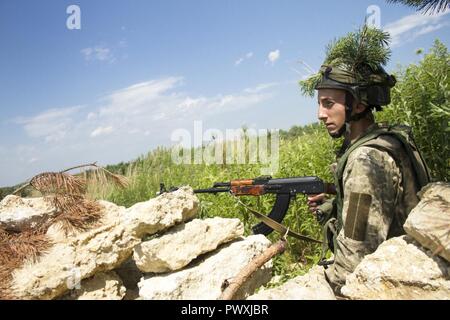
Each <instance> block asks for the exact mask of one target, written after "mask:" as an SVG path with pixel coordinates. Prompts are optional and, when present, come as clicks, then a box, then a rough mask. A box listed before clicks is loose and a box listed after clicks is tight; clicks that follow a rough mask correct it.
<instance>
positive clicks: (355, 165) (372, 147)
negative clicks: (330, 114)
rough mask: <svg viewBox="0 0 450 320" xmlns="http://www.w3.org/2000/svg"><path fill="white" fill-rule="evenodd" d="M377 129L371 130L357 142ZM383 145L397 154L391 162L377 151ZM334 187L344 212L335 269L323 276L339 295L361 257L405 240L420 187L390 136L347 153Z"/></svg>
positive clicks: (388, 155) (401, 149) (339, 214)
mask: <svg viewBox="0 0 450 320" xmlns="http://www.w3.org/2000/svg"><path fill="white" fill-rule="evenodd" d="M377 128H378V125H376V124H374V125H372V126H370V127H369V128H368V129H367V131H366V132H365V133H364V134H363V135H362V136H361V137H360V139H361V138H362V137H364V136H365V135H367V134H369V133H370V132H371V131H373V130H374V129H377ZM358 140H359V139H358ZM356 142H357V141H355V142H353V144H355V143H356ZM383 144H384V145H386V144H389V146H390V148H389V150H396V151H397V152H396V154H395V156H393V153H390V152H388V151H387V150H388V149H383V148H380V147H378V145H383ZM394 157H395V159H394ZM336 183H341V185H342V195H343V197H342V196H341V197H342V210H341V212H337V213H336V215H337V218H338V219H337V230H338V233H337V234H336V235H335V237H334V239H333V240H334V241H333V243H334V263H333V264H332V265H331V266H330V267H329V268H328V269H327V270H326V271H325V273H326V276H327V278H328V281H329V282H330V284H331V286H332V287H333V289H334V290H335V292H339V289H340V288H341V287H342V286H343V285H344V284H345V278H346V277H347V276H348V275H349V274H350V273H352V272H353V271H354V270H355V268H356V266H357V265H358V264H359V263H360V262H361V260H362V259H363V258H364V256H365V255H367V254H370V253H373V252H374V251H375V250H376V249H377V247H378V246H379V245H380V244H381V243H382V242H383V241H385V240H386V239H388V238H391V237H394V236H398V235H401V234H404V230H403V224H404V222H405V220H406V217H407V215H408V213H409V212H410V211H411V209H412V208H413V207H414V206H415V205H416V204H417V202H418V198H417V196H416V193H417V191H419V190H418V189H419V186H418V184H417V183H416V181H415V179H414V168H413V166H412V164H411V161H409V157H408V154H407V152H406V150H405V149H404V147H403V145H402V143H401V142H400V141H398V140H397V139H396V138H395V137H393V136H382V137H378V138H377V139H374V140H371V141H369V142H368V143H365V144H363V145H361V146H359V147H357V148H356V149H354V150H353V151H352V152H350V153H349V155H348V158H347V162H346V163H345V167H344V169H343V174H342V181H336ZM405 189H406V190H405Z"/></svg>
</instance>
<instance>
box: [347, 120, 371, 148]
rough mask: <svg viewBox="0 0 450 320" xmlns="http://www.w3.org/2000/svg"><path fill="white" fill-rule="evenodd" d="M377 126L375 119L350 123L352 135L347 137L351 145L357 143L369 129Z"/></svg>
mask: <svg viewBox="0 0 450 320" xmlns="http://www.w3.org/2000/svg"><path fill="white" fill-rule="evenodd" d="M373 124H375V122H374V120H373V118H362V119H360V120H358V121H352V122H350V135H349V136H348V137H347V138H348V139H349V140H350V142H351V143H353V142H355V141H356V140H357V139H358V138H359V137H360V136H361V135H363V134H364V133H365V132H366V131H367V130H369V128H370V127H371V126H372V125H373Z"/></svg>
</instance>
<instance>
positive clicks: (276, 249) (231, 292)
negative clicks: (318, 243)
mask: <svg viewBox="0 0 450 320" xmlns="http://www.w3.org/2000/svg"><path fill="white" fill-rule="evenodd" d="M286 246H287V242H286V240H285V239H281V240H279V241H278V242H276V243H274V244H272V245H271V246H270V247H269V248H267V249H266V250H265V251H264V252H263V253H262V254H261V255H259V256H257V257H256V258H255V259H253V260H252V261H250V262H249V264H247V265H246V266H245V267H244V269H242V270H241V271H240V272H239V274H238V275H237V276H236V277H235V278H234V279H233V281H229V282H228V283H229V285H228V286H227V287H226V288H225V290H224V291H223V292H222V295H221V296H220V297H219V300H232V299H233V298H234V296H235V295H236V292H237V291H238V290H239V288H240V287H241V286H242V285H243V284H244V283H245V282H246V281H247V280H248V279H249V278H250V277H251V275H252V274H253V273H254V272H256V271H257V270H258V269H259V268H261V267H262V266H263V265H264V264H265V263H266V262H267V261H269V260H270V259H272V258H273V257H274V256H276V255H278V254H281V253H283V252H284V251H285V250H286Z"/></svg>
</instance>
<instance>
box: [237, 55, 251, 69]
mask: <svg viewBox="0 0 450 320" xmlns="http://www.w3.org/2000/svg"><path fill="white" fill-rule="evenodd" d="M252 57H253V52H247V53H246V54H245V55H244V56H242V57H240V58H239V59H237V60H236V61H235V62H234V65H236V66H237V65H240V64H241V63H242V62H244V60H247V59H251V58H252Z"/></svg>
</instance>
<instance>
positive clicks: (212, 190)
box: [194, 188, 230, 193]
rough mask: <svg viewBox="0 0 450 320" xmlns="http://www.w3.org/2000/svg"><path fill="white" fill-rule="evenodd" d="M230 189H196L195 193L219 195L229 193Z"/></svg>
mask: <svg viewBox="0 0 450 320" xmlns="http://www.w3.org/2000/svg"><path fill="white" fill-rule="evenodd" d="M229 191H230V188H208V189H195V190H194V193H219V192H229Z"/></svg>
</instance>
